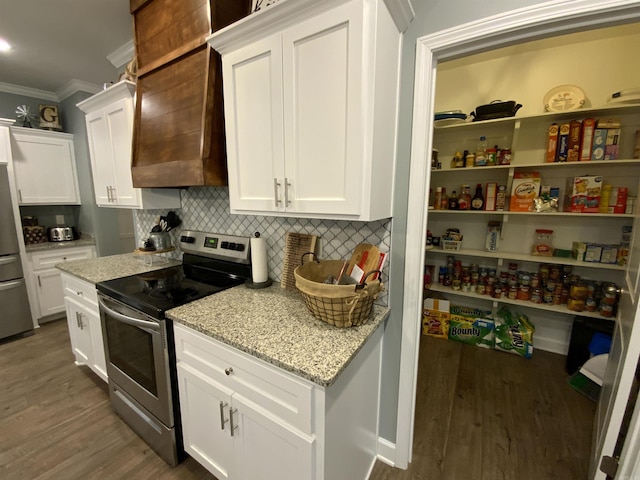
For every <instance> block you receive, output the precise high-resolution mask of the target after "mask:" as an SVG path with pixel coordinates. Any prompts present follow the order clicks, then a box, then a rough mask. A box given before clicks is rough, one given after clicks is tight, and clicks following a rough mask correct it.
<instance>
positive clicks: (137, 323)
mask: <svg viewBox="0 0 640 480" xmlns="http://www.w3.org/2000/svg"><path fill="white" fill-rule="evenodd" d="M98 303H99V304H100V308H103V309H104V311H105V312H107V313H108V314H109V315H110V316H112V317H114V318H115V319H116V320H118V321H119V322H122V323H126V324H129V325H132V326H134V327H139V328H148V329H150V330H153V331H155V332H158V331H160V324H158V323H156V322H148V321H146V320H140V319H138V318H132V317H128V316H127V315H123V314H122V313H120V312H116V311H115V310H113V309H112V308H109V307H107V306H106V305H105V303H104V302H103V301H102V299H101V298H98Z"/></svg>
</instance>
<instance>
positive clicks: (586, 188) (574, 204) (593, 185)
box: [565, 175, 602, 213]
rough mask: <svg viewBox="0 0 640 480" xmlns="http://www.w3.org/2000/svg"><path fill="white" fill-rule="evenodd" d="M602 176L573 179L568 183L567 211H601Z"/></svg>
mask: <svg viewBox="0 0 640 480" xmlns="http://www.w3.org/2000/svg"><path fill="white" fill-rule="evenodd" d="M601 191H602V176H600V175H587V176H584V177H573V178H569V179H568V181H567V196H568V198H567V202H566V204H567V205H568V208H566V207H565V209H566V210H568V211H570V212H577V213H598V212H599V209H600V193H601Z"/></svg>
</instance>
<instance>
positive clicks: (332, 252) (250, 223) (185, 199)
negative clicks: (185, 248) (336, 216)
mask: <svg viewBox="0 0 640 480" xmlns="http://www.w3.org/2000/svg"><path fill="white" fill-rule="evenodd" d="M167 211H168V210H134V214H133V216H134V223H135V227H136V244H137V245H141V244H142V242H143V241H144V240H145V239H146V238H147V237H148V235H149V232H150V231H151V229H152V228H153V226H154V225H155V224H156V223H157V219H158V217H159V216H161V215H166V214H167ZM175 212H176V213H177V214H178V216H179V217H180V218H181V219H182V225H181V226H180V227H178V228H177V229H176V230H175V231H173V233H172V236H173V244H174V245H175V246H176V247H177V250H176V252H174V253H173V254H172V256H173V257H175V258H180V256H181V255H182V253H181V252H180V250H179V248H178V247H179V242H178V240H179V236H180V231H181V230H200V231H205V232H215V233H226V234H229V235H241V236H246V237H250V236H253V234H254V233H255V232H260V235H261V236H262V237H263V238H264V239H265V240H266V241H267V245H268V255H269V262H268V264H269V276H270V277H271V278H272V279H273V280H274V281H276V282H279V281H280V279H281V276H282V262H283V259H284V248H285V235H286V233H287V232H290V231H291V232H297V233H308V234H313V235H317V236H318V237H319V242H320V249H321V250H320V252H319V253H320V255H319V256H320V258H321V259H334V260H338V259H345V260H348V259H349V258H350V257H351V253H352V252H353V250H354V249H355V247H356V245H358V244H359V243H363V242H366V243H370V244H372V245H375V246H377V247H378V248H380V250H381V251H383V252H389V251H390V250H391V245H390V243H391V220H390V219H385V220H381V221H376V222H351V221H345V220H318V219H307V218H288V217H269V216H257V215H232V214H231V213H229V190H228V188H227V187H189V188H188V189H186V190H182V208H181V209H177V210H175ZM389 258H390V256H387V261H388V260H389ZM388 272H389V264H388V263H387V264H386V265H385V267H384V269H383V277H382V280H383V282H384V279H385V278H388V276H387V274H388ZM379 302H380V303H383V304H386V302H387V295H386V293H385V294H383V295H382V296H381V297H380V299H379Z"/></svg>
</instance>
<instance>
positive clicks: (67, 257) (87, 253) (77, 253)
mask: <svg viewBox="0 0 640 480" xmlns="http://www.w3.org/2000/svg"><path fill="white" fill-rule="evenodd" d="M93 256H94V255H93V247H89V248H67V249H63V250H60V251H55V252H35V253H32V254H31V262H32V263H33V269H34V270H40V269H41V268H51V267H54V266H55V265H56V264H58V263H62V262H70V261H72V260H85V259H87V258H93Z"/></svg>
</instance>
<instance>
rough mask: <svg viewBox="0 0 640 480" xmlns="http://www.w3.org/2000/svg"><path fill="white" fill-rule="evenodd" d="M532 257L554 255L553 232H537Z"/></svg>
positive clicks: (539, 230)
mask: <svg viewBox="0 0 640 480" xmlns="http://www.w3.org/2000/svg"><path fill="white" fill-rule="evenodd" d="M531 255H539V256H541V257H551V256H552V255H553V230H547V229H543V228H539V229H537V230H536V233H535V236H534V239H533V247H532V249H531Z"/></svg>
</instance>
